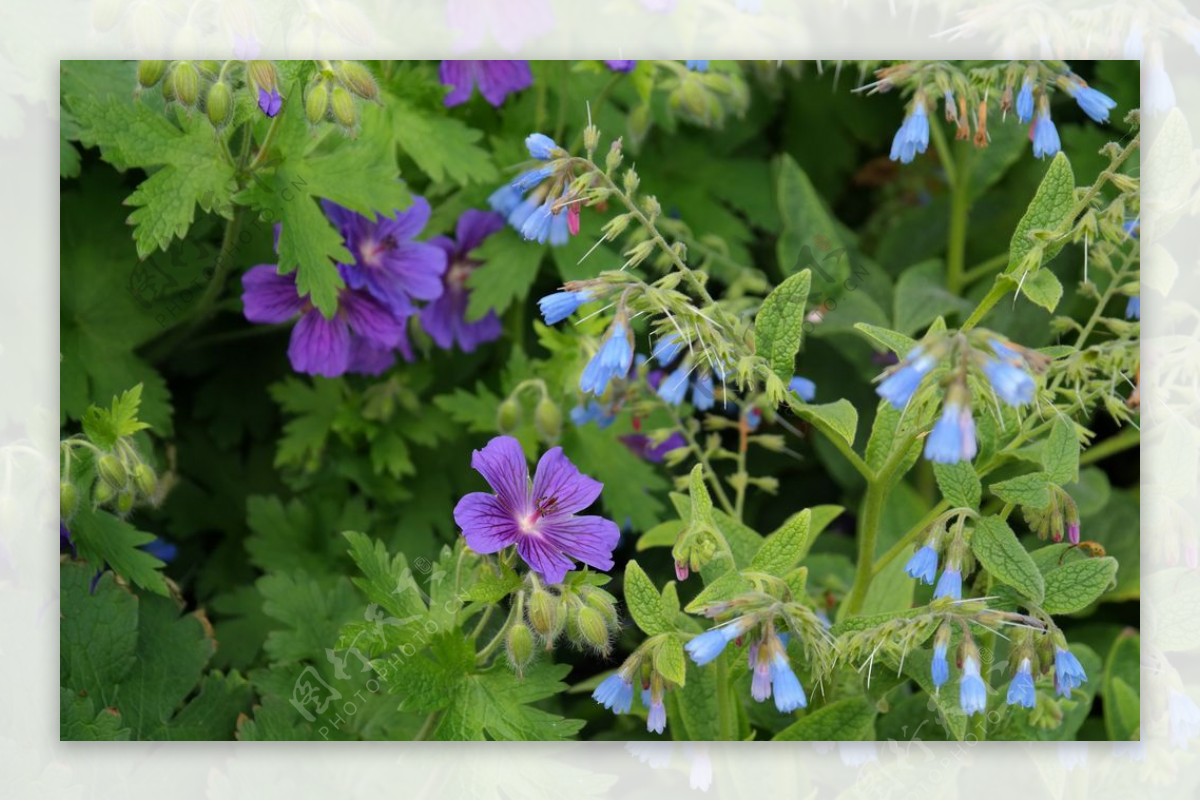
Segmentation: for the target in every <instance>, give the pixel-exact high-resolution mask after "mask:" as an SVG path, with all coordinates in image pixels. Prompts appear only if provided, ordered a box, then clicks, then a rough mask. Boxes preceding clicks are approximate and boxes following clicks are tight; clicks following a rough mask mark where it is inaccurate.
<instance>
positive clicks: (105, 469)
mask: <svg viewBox="0 0 1200 801" xmlns="http://www.w3.org/2000/svg"><path fill="white" fill-rule="evenodd" d="M96 470H97V472H98V473H99V474H100V480H101V481H103V482H104V483H105V484H107V485H108V486H110V487H112V488H113V489H117V490H119V489H122V488H123V487H124V486H125V485H126V484H128V483H129V474H128V473H127V472H125V465H123V464H121V460H120V459H118V458H117V457H115V456H113V455H112V454H111V453H106V454H104V455H103V456H101V457H100V461H99V462H98V463H97V464H96Z"/></svg>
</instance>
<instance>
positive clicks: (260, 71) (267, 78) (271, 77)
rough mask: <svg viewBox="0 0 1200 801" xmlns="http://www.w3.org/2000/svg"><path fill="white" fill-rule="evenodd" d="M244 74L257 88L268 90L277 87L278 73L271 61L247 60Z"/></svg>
mask: <svg viewBox="0 0 1200 801" xmlns="http://www.w3.org/2000/svg"><path fill="white" fill-rule="evenodd" d="M246 74H247V75H248V76H250V82H251V83H252V84H254V86H255V87H256V88H258V89H265V90H267V91H268V92H270V91H271V90H274V89H278V88H279V73H278V72H276V71H275V63H274V62H272V61H247V62H246Z"/></svg>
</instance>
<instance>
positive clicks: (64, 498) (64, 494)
mask: <svg viewBox="0 0 1200 801" xmlns="http://www.w3.org/2000/svg"><path fill="white" fill-rule="evenodd" d="M77 506H79V490H77V489H75V485H74V484H72V483H71V482H70V481H64V482H62V483H61V484H59V485H58V513H59V514H60V515H62V519H63V520H69V519H70V518H71V515H73V514H75V508H76V507H77Z"/></svg>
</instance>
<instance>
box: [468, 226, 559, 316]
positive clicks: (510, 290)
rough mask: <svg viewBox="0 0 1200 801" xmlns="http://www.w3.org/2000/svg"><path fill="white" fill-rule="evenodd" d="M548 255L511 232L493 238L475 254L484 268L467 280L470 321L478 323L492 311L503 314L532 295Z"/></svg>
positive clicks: (489, 238) (499, 232)
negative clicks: (518, 301) (545, 257)
mask: <svg viewBox="0 0 1200 801" xmlns="http://www.w3.org/2000/svg"><path fill="white" fill-rule="evenodd" d="M545 254H546V248H545V247H544V246H542V245H539V244H538V243H536V242H526V241H525V240H524V239H522V238H521V236H520V235H519V234H518V233H517V232H516V231H514V230H512V229H511V228H505V229H504V230H502V231H498V232H497V233H495V234H492V235H491V236H489V237H488V238H487V239H486V240H485V241H484V243H483V245H481V246H480V247H479V248H478V249H477V250H475V255H474V258H476V259H478V260H479V262H480V266H479V267H478V268H477V269H476V270H475V271H474V272H472V273H471V275H470V276H469V277H468V278H467V288H468V289H470V290H471V296H470V300H469V301H468V302H467V320H468V321H471V320H478V319H480V318H481V317H483V316H484V315H486V314H487V313H488V312H489V311H494V312H496V313H497V314H502V313H503V312H505V311H506V310H507V309H508V307H509V306H511V305H512V304H513V302H514V301H516V300H519V299H521V298H524V297H525V296H526V295H528V294H529V289H530V287H532V286H533V282H534V280H536V279H537V275H538V268H539V267H541V265H542V257H543V256H545Z"/></svg>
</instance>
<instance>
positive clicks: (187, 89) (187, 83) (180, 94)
mask: <svg viewBox="0 0 1200 801" xmlns="http://www.w3.org/2000/svg"><path fill="white" fill-rule="evenodd" d="M171 83H172V88H173V90H174V93H175V99H176V100H178V101H179V102H180V103H182V104H183V105H185V106H187V107H188V108H192V107H193V106H195V105H196V100H197V99H199V97H200V71H199V70H197V69H196V65H195V64H193V63H192V62H190V61H181V62H179V65H178V66H176V67H175V71H174V72H172V73H171Z"/></svg>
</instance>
